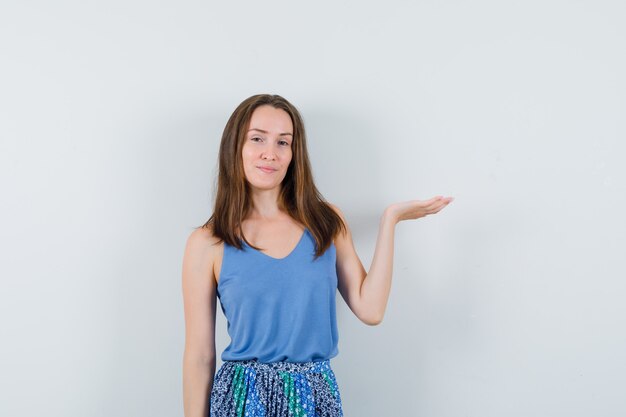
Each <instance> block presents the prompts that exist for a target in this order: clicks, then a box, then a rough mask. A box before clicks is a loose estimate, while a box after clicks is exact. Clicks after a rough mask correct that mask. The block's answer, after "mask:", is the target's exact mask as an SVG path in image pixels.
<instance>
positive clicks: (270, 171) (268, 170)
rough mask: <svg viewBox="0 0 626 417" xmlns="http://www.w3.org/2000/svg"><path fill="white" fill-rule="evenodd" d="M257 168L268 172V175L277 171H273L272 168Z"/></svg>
mask: <svg viewBox="0 0 626 417" xmlns="http://www.w3.org/2000/svg"><path fill="white" fill-rule="evenodd" d="M257 168H259V169H260V170H261V171H263V172H267V173H268V174H271V173H272V172H275V171H276V170H275V169H272V168H263V167H257Z"/></svg>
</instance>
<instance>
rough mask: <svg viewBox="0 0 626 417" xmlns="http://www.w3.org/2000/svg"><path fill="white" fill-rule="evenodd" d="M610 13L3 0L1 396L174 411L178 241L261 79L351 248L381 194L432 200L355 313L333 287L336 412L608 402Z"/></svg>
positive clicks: (26, 404) (615, 164) (616, 255)
mask: <svg viewBox="0 0 626 417" xmlns="http://www.w3.org/2000/svg"><path fill="white" fill-rule="evenodd" d="M625 12H626V6H625V5H624V3H623V2H620V1H590V0H588V1H555V0H542V1H526V2H505V1H472V2H460V1H456V2H451V1H421V2H411V1H395V2H372V1H350V2H337V1H317V2H294V1H284V2H276V1H264V2H199V1H195V2H192V1H176V2H174V1H168V2H154V1H146V0H143V1H141V0H125V1H106V2H105V1H100V2H97V1H93V2H86V1H61V0H59V1H55V2H45V1H20V2H17V1H13V2H6V3H5V2H3V4H2V6H1V7H0V48H1V49H0V50H1V60H2V62H1V65H0V117H1V123H0V138H1V145H0V174H1V180H0V181H1V182H0V187H1V190H2V204H1V205H0V210H1V215H0V222H1V224H0V227H1V229H0V230H1V233H0V245H1V247H0V276H1V279H2V290H1V292H0V317H1V318H0V320H1V323H0V329H1V330H0V332H1V333H0V338H1V340H2V341H1V343H0V350H1V355H0V369H2V371H1V372H0V384H1V385H0V392H1V393H2V394H1V395H2V399H1V400H0V415H2V416H41V415H45V416H51V417H52V416H54V417H57V416H58V417H61V416H63V417H74V416H76V417H78V416H81V417H83V416H90V417H91V416H94V417H99V416H103V417H104V416H107V417H108V416H115V417H126V416H128V417H131V416H132V417H135V416H154V417H157V416H182V414H183V411H182V355H183V347H184V317H183V305H182V302H183V300H182V291H181V262H182V255H183V249H184V244H185V241H186V238H187V236H188V235H189V234H190V233H191V231H192V230H193V227H194V226H198V225H200V224H202V223H204V221H206V219H208V217H209V215H210V214H211V209H212V193H213V180H214V176H215V173H216V161H217V151H218V146H219V140H220V136H221V133H222V129H223V128H224V125H225V123H226V120H227V118H228V116H229V115H230V113H231V112H232V111H233V110H234V108H235V107H236V106H237V105H238V104H239V103H240V102H241V101H242V100H243V99H245V98H246V97H248V96H250V95H253V94H257V93H275V94H280V95H282V96H284V97H285V98H287V99H288V100H290V101H291V102H293V103H294V104H295V105H296V106H297V107H298V108H299V110H300V111H301V112H302V114H303V116H304V120H305V125H306V128H307V134H308V140H309V152H310V156H311V158H312V163H313V168H314V175H315V180H316V183H317V185H318V187H319V188H320V190H321V192H322V194H323V195H324V197H325V198H327V199H328V200H329V201H331V202H333V203H335V204H337V205H339V207H341V208H342V210H343V211H344V212H345V213H346V216H347V218H348V221H349V225H350V227H351V229H352V231H353V234H354V240H355V245H356V247H357V251H358V253H359V255H360V256H361V259H362V261H363V264H364V266H365V268H366V269H369V266H370V262H371V258H372V255H373V251H374V244H375V240H376V234H377V228H378V220H379V217H380V215H381V213H382V210H383V209H384V208H385V207H386V206H387V205H388V204H391V203H393V202H395V201H402V200H409V199H427V198H430V197H432V196H434V195H438V194H441V195H446V196H453V197H455V201H453V202H452V203H451V204H450V205H449V206H448V207H447V208H445V209H444V210H443V211H442V212H440V213H439V214H437V215H434V216H429V217H427V218H424V219H420V220H415V221H407V222H401V223H399V224H398V225H397V227H396V240H395V242H396V245H395V246H396V252H395V258H394V275H393V287H392V292H391V296H390V300H389V305H388V309H387V313H386V316H385V319H384V321H383V323H382V324H381V325H380V326H377V327H369V326H366V325H364V324H362V323H361V322H359V321H358V319H357V318H356V317H355V316H354V315H352V313H351V312H350V311H349V309H348V308H347V307H346V305H345V303H344V301H343V299H341V297H340V296H339V294H338V298H337V302H338V305H339V311H338V321H339V332H340V340H339V355H338V356H337V357H336V358H335V359H333V362H332V366H333V368H334V370H335V373H336V375H337V379H338V383H339V387H340V389H341V394H342V400H343V404H344V412H345V414H346V416H348V417H369V416H385V417H387V416H400V415H401V416H420V417H421V416H423V417H461V416H462V417H502V416H507V417H518V416H519V417H529V416H532V417H544V416H545V417H553V416H567V417H576V416H581V417H583V416H584V417H588V416H624V415H625V414H626V396H625V395H624V392H625V386H626V358H625V355H626V354H625V353H624V352H626V332H625V330H624V329H625V327H626V307H625V306H624V299H625V297H626V284H625V283H624V278H625V277H626V265H625V263H624V260H623V258H622V257H623V255H624V247H625V245H626V233H625V232H626V221H625V220H624V212H625V210H626V193H625V190H626V188H625V179H626V175H625V174H626V168H625V166H624V151H625V146H624V139H625V133H626V127H625V122H624V115H625V110H626V99H625V97H626V81H625V78H624V74H625V73H626V52H625V51H626V25H624V22H625V21H626V13H625ZM225 325H226V323H225V320H224V317H223V315H222V313H221V311H220V310H219V308H218V328H219V329H218V330H219V332H218V335H217V337H218V340H217V343H218V346H217V347H218V351H219V352H220V353H221V351H222V350H223V348H224V347H225V346H226V344H227V343H228V337H227V334H226V328H225ZM220 363H221V362H219V361H218V365H219V364H220Z"/></svg>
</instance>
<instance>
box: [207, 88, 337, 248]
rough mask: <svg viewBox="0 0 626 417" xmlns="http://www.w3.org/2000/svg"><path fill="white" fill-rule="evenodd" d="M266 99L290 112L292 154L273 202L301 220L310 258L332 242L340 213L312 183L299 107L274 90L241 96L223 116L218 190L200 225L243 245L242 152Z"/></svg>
mask: <svg viewBox="0 0 626 417" xmlns="http://www.w3.org/2000/svg"><path fill="white" fill-rule="evenodd" d="M265 104H268V105H270V106H272V107H274V108H276V109H281V110H284V111H285V112H287V114H289V117H291V122H292V124H293V141H292V155H293V156H292V159H291V162H290V164H289V168H288V169H287V173H286V175H285V178H284V179H283V182H282V183H281V189H280V193H279V196H278V205H279V207H280V208H282V209H284V210H285V211H286V212H287V213H288V214H289V215H290V216H291V217H292V218H293V219H295V220H297V221H299V222H300V223H302V224H304V225H305V226H306V227H307V228H308V230H309V231H310V232H311V235H313V237H314V239H315V243H316V251H315V259H317V258H318V257H319V256H321V255H322V254H323V253H324V252H325V251H326V250H327V249H328V248H329V247H330V245H331V243H332V239H333V238H334V237H335V235H336V233H337V232H339V231H340V230H344V231H345V230H346V225H345V224H344V222H343V220H342V219H341V217H340V216H339V215H338V214H337V213H336V212H335V211H334V210H333V208H332V207H330V205H329V204H328V203H327V202H326V201H325V200H324V198H323V197H322V195H321V193H320V192H319V191H318V190H317V187H316V186H315V183H314V182H313V174H312V173H311V164H310V162H309V155H308V151H307V146H306V135H305V132H304V122H303V120H302V117H301V116H300V113H299V112H298V110H297V109H296V108H295V107H294V106H293V105H292V104H291V103H290V102H288V101H287V100H285V99H284V98H283V97H281V96H279V95H275V94H257V95H254V96H251V97H248V98H247V99H245V100H244V101H243V102H242V103H241V104H239V106H237V108H236V109H235V111H234V112H233V114H232V115H231V116H230V118H229V119H228V122H227V123H226V127H225V128H224V133H223V134H222V140H221V143H220V150H219V169H218V181H217V193H216V197H215V206H214V209H213V214H212V215H211V217H209V220H207V222H206V223H205V224H203V225H202V226H199V227H203V228H208V227H210V226H212V233H213V236H215V237H217V238H219V239H220V241H224V242H226V243H228V244H229V245H231V246H234V247H236V248H238V249H242V247H243V244H242V242H241V241H242V240H244V241H245V242H246V243H247V244H248V245H250V246H251V247H253V248H255V249H257V250H258V249H259V248H257V247H255V246H252V245H251V244H250V242H248V240H247V239H245V237H244V236H243V233H242V230H241V223H242V221H243V220H244V219H245V218H246V216H247V215H248V213H249V212H250V210H251V209H252V199H251V198H250V187H249V185H248V182H247V180H246V177H245V173H244V169H243V161H242V157H241V153H242V148H243V144H244V140H245V138H246V132H247V130H248V128H249V124H250V119H251V117H252V112H254V110H255V109H256V108H257V107H259V106H262V105H265Z"/></svg>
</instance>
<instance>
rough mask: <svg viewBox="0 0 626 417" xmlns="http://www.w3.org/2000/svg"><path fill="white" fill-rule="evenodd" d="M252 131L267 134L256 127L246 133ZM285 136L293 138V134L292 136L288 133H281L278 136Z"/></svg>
mask: <svg viewBox="0 0 626 417" xmlns="http://www.w3.org/2000/svg"><path fill="white" fill-rule="evenodd" d="M253 130H256V131H257V132H261V133H265V134H267V133H268V132H267V131H266V130H262V129H257V128H256V127H253V128H252V129H250V130H248V132H251V131H253ZM286 135H290V136H293V134H292V133H289V132H285V133H281V134H280V135H279V136H286Z"/></svg>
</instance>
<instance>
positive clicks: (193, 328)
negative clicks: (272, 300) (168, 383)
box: [182, 229, 218, 417]
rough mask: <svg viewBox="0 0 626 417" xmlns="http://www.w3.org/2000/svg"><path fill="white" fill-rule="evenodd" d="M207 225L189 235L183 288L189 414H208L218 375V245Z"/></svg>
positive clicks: (186, 406) (185, 394)
mask: <svg viewBox="0 0 626 417" xmlns="http://www.w3.org/2000/svg"><path fill="white" fill-rule="evenodd" d="M215 240H216V239H214V238H213V237H212V235H211V233H210V232H209V231H208V230H206V229H198V230H195V231H194V232H193V233H191V235H190V236H189V238H188V239H187V245H186V247H185V255H184V258H183V271H182V291H183V301H184V309H185V353H184V356H183V407H184V415H185V417H206V416H207V415H208V412H209V410H208V407H209V398H210V394H211V389H212V387H213V377H214V375H215V364H216V355H215V309H216V287H217V285H216V282H215V274H214V272H213V265H214V261H215V258H216V256H215V255H216V252H217V248H218V246H217V245H213V243H214V242H215Z"/></svg>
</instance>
